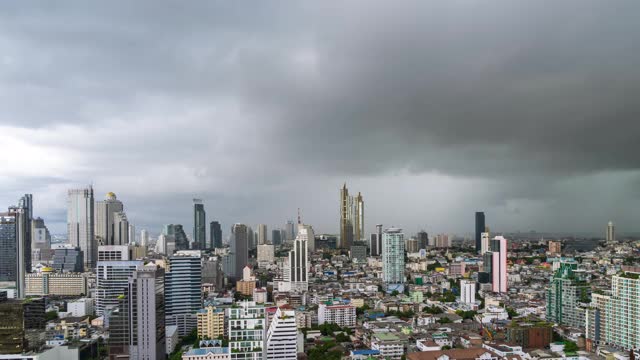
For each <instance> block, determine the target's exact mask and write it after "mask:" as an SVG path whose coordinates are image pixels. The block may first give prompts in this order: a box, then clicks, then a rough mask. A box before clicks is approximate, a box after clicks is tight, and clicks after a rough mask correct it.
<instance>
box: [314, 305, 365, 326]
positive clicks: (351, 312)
mask: <svg viewBox="0 0 640 360" xmlns="http://www.w3.org/2000/svg"><path fill="white" fill-rule="evenodd" d="M324 323H335V324H338V325H339V326H341V327H349V328H355V326H356V307H355V306H353V305H327V304H320V305H319V306H318V324H320V325H321V324H324Z"/></svg>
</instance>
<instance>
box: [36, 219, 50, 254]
mask: <svg viewBox="0 0 640 360" xmlns="http://www.w3.org/2000/svg"><path fill="white" fill-rule="evenodd" d="M51 255H52V251H51V234H50V233H49V229H47V226H46V225H45V224H44V220H42V218H36V219H33V220H32V221H31V262H32V263H33V262H36V261H42V260H51Z"/></svg>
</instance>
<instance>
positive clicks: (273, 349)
mask: <svg viewBox="0 0 640 360" xmlns="http://www.w3.org/2000/svg"><path fill="white" fill-rule="evenodd" d="M297 335H298V329H297V327H296V312H295V311H294V310H284V309H281V308H278V310H276V313H275V315H274V316H273V320H271V324H269V330H268V331H267V337H266V340H265V344H266V346H265V347H266V350H267V357H266V359H267V360H280V359H284V360H296V359H297V358H298V356H297V355H298V351H297V346H296V345H297Z"/></svg>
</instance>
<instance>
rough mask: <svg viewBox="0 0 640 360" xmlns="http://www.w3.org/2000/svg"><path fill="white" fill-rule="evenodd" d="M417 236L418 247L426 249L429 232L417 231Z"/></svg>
mask: <svg viewBox="0 0 640 360" xmlns="http://www.w3.org/2000/svg"><path fill="white" fill-rule="evenodd" d="M417 238H418V248H419V249H426V248H427V247H428V246H429V234H428V233H427V232H426V231H424V230H421V231H419V232H418V235H417Z"/></svg>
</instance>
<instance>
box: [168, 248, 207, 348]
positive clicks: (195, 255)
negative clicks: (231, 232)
mask: <svg viewBox="0 0 640 360" xmlns="http://www.w3.org/2000/svg"><path fill="white" fill-rule="evenodd" d="M201 258H202V256H201V252H200V251H199V250H184V251H178V252H176V253H175V254H173V256H170V257H169V259H168V261H167V273H166V274H165V313H166V324H167V326H171V325H175V326H177V327H178V334H179V335H180V336H185V335H187V334H188V333H189V332H191V330H193V329H195V327H196V326H197V319H196V313H197V312H198V310H200V309H201V308H202V264H201V262H202V260H201Z"/></svg>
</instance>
